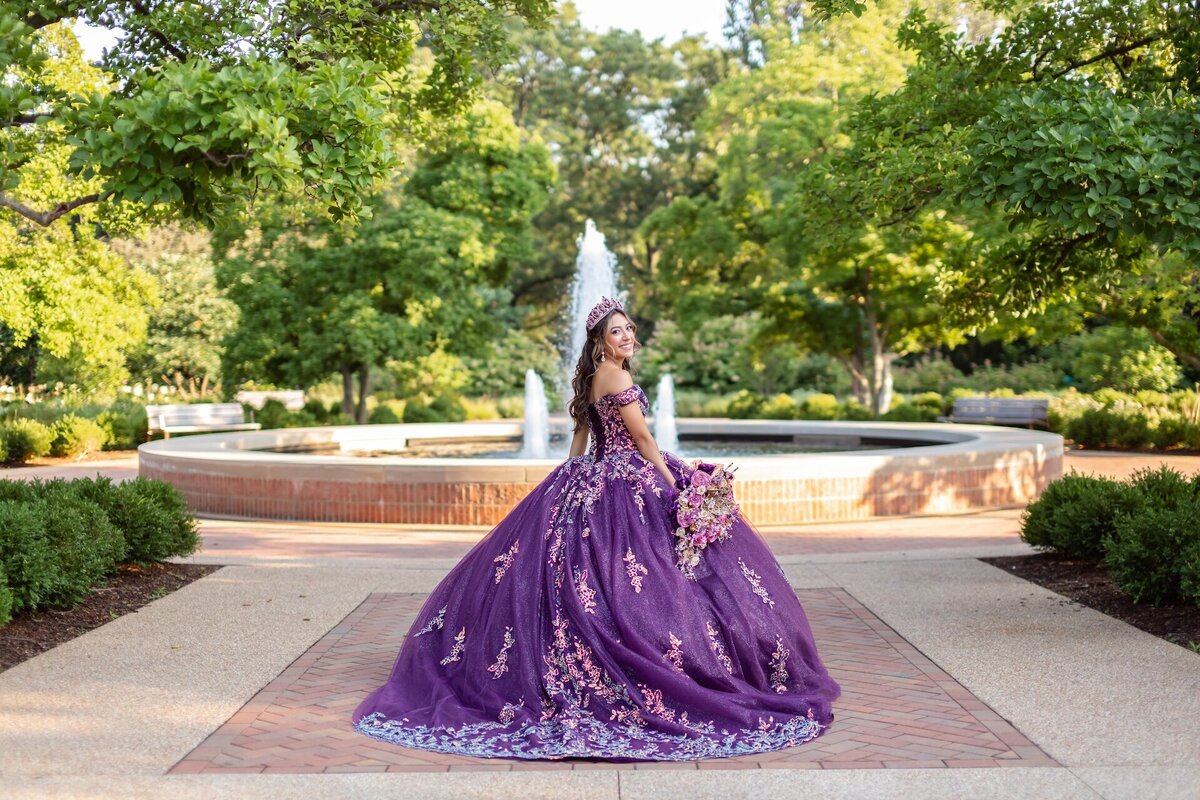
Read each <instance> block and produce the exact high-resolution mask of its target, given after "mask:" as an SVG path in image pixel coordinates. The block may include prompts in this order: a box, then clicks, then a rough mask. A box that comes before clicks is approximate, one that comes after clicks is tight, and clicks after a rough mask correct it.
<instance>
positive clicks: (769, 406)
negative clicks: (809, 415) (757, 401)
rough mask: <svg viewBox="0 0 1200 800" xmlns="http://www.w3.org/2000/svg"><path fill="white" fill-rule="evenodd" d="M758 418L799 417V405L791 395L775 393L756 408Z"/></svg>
mask: <svg viewBox="0 0 1200 800" xmlns="http://www.w3.org/2000/svg"><path fill="white" fill-rule="evenodd" d="M758 416H759V418H760V419H799V418H800V407H799V406H798V405H796V401H795V400H793V399H792V396H791V395H787V394H777V395H775V396H774V397H772V398H771V399H770V400H767V401H766V402H764V403H763V404H762V405H761V406H760V407H759V409H758Z"/></svg>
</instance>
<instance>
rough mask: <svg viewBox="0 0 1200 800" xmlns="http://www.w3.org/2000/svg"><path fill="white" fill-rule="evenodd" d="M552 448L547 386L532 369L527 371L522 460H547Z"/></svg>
mask: <svg viewBox="0 0 1200 800" xmlns="http://www.w3.org/2000/svg"><path fill="white" fill-rule="evenodd" d="M549 446H550V409H549V407H548V405H547V404H546V386H545V384H543V383H542V377H541V376H540V375H538V374H537V372H535V371H534V370H532V369H529V370H526V371H525V428H524V433H523V434H522V444H521V458H545V457H546V453H547V450H548V449H549Z"/></svg>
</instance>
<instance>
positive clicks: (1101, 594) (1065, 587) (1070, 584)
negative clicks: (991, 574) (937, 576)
mask: <svg viewBox="0 0 1200 800" xmlns="http://www.w3.org/2000/svg"><path fill="white" fill-rule="evenodd" d="M981 560H982V561H986V562H987V563H989V564H992V565H994V566H997V567H999V568H1000V569H1002V570H1004V571H1005V572H1011V573H1012V574H1013V575H1016V576H1017V577H1019V578H1024V579H1025V580H1027V581H1029V582H1030V583H1036V584H1037V585H1038V586H1041V587H1043V588H1046V589H1049V590H1050V591H1052V592H1057V593H1058V594H1061V595H1064V596H1066V597H1069V598H1071V599H1072V600H1074V601H1075V602H1077V603H1081V604H1082V605H1085V606H1087V607H1088V608H1094V609H1095V610H1097V611H1100V612H1103V613H1105V614H1108V615H1109V616H1110V617H1116V618H1117V619H1119V620H1121V621H1122V622H1127V623H1129V624H1130V625H1132V626H1134V627H1135V628H1139V629H1141V630H1143V631H1145V632H1146V633H1152V634H1154V635H1155V636H1158V637H1159V638H1162V639H1166V640H1167V641H1168V642H1172V643H1174V644H1178V645H1180V646H1182V647H1188V645H1189V643H1193V642H1194V643H1196V644H1195V646H1197V647H1200V609H1198V608H1196V606H1194V605H1190V604H1188V605H1184V604H1179V605H1176V604H1166V603H1164V604H1162V605H1159V606H1154V605H1151V604H1150V603H1135V602H1133V600H1132V599H1131V598H1130V597H1129V595H1128V594H1126V593H1125V591H1124V590H1123V589H1121V588H1120V587H1119V586H1117V585H1116V584H1115V583H1113V581H1112V579H1111V578H1110V577H1109V575H1108V570H1107V569H1105V567H1104V565H1103V564H1100V563H1097V562H1095V561H1080V560H1077V559H1072V558H1064V557H1062V556H1058V555H1055V554H1053V553H1039V554H1038V555H1033V556H1005V557H1003V558H984V559H981Z"/></svg>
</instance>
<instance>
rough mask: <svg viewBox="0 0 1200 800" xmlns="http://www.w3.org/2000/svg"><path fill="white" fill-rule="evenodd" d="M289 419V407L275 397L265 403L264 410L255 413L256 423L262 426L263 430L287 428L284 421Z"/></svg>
mask: <svg viewBox="0 0 1200 800" xmlns="http://www.w3.org/2000/svg"><path fill="white" fill-rule="evenodd" d="M287 418H288V410H287V406H285V405H284V404H283V402H282V401H280V400H276V399H275V398H274V397H272V398H270V399H268V400H266V401H264V402H263V405H262V408H260V409H259V410H258V411H255V412H254V421H255V422H257V423H259V424H260V425H262V426H263V430H273V429H275V428H283V427H286V426H285V425H284V421H285V420H286V419H287Z"/></svg>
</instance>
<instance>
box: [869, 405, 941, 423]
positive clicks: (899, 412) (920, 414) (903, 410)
mask: <svg viewBox="0 0 1200 800" xmlns="http://www.w3.org/2000/svg"><path fill="white" fill-rule="evenodd" d="M937 418H938V413H937V411H935V410H934V409H932V408H929V407H928V406H915V405H913V404H912V403H901V404H900V405H898V406H894V407H893V408H892V409H891V410H889V411H888V412H887V413H886V414H884V415H883V416H882V417H881V418H880V419H885V420H887V421H889V422H934V421H936V420H937Z"/></svg>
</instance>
